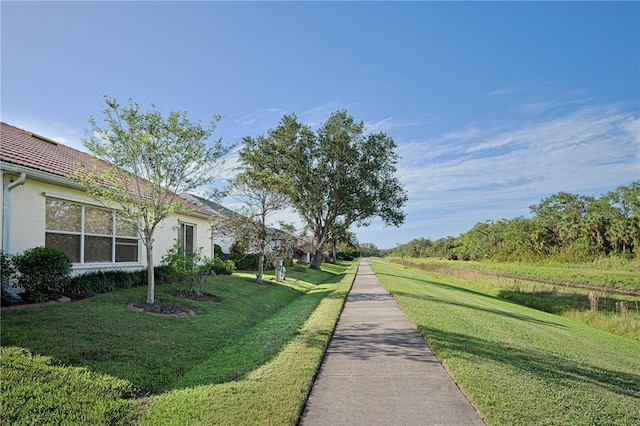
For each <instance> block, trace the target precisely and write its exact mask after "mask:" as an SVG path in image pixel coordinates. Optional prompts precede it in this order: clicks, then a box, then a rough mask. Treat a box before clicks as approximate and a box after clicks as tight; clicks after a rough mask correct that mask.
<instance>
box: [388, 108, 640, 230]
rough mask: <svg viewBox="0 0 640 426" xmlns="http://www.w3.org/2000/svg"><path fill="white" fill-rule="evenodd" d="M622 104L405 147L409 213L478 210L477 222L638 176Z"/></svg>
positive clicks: (636, 147)
mask: <svg viewBox="0 0 640 426" xmlns="http://www.w3.org/2000/svg"><path fill="white" fill-rule="evenodd" d="M622 107H623V106H622V105H605V106H600V107H591V108H582V109H578V110H575V111H573V112H571V113H569V114H567V115H564V116H560V117H557V118H555V119H553V120H548V121H545V122H538V123H531V124H528V125H524V126H523V127H521V128H519V129H515V130H511V131H507V132H502V133H497V134H494V135H484V133H485V132H483V131H482V130H481V129H478V128H473V127H469V128H466V129H462V130H460V131H459V132H458V133H459V134H460V135H461V137H460V138H459V140H457V142H456V143H451V141H453V140H454V139H456V138H453V137H451V136H452V135H455V134H456V132H450V133H448V134H446V135H442V136H440V137H436V138H432V139H429V140H425V141H423V142H415V141H414V142H411V143H407V144H402V145H401V147H400V148H401V153H402V157H403V158H402V160H401V161H400V163H399V176H401V180H402V181H403V182H404V183H405V186H406V188H407V190H408V193H409V203H408V206H407V209H406V211H407V213H408V214H410V215H412V216H415V217H431V213H432V212H434V211H439V214H446V215H449V216H453V215H460V214H462V215H464V216H477V215H478V212H479V213H480V214H482V216H481V217H478V218H477V219H478V220H475V218H474V222H473V223H475V222H477V221H483V220H486V219H500V218H503V217H507V218H511V217H515V216H517V215H520V214H527V213H528V206H529V205H531V204H533V203H536V202H538V201H539V200H540V199H541V198H544V197H546V196H548V195H551V194H553V193H557V192H559V191H567V192H579V193H593V192H592V191H599V190H602V189H603V188H608V189H614V188H615V187H617V186H619V185H622V184H625V183H628V182H629V181H630V180H633V179H638V178H639V177H640V169H639V164H640V138H639V134H640V130H639V129H638V123H639V119H638V117H637V113H636V112H635V111H634V112H629V111H625V110H624V109H623V108H622ZM474 135H477V138H474V137H473V136H474ZM463 142H465V143H463ZM594 195H597V194H594ZM518 211H520V213H517V212H518ZM507 213H509V214H507ZM459 219H461V218H457V219H456V220H451V221H450V222H451V223H452V224H453V223H456V222H459ZM439 220H442V219H439ZM417 223H419V221H418V222H417ZM463 231H466V229H463V230H460V231H459V232H463Z"/></svg>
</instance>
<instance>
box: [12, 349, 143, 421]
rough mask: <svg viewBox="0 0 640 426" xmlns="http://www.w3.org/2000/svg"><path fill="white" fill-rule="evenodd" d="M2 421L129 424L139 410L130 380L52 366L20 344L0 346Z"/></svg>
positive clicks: (74, 368) (49, 362) (50, 360)
mask: <svg viewBox="0 0 640 426" xmlns="http://www.w3.org/2000/svg"><path fill="white" fill-rule="evenodd" d="M0 352H1V355H2V356H0V365H1V367H2V368H0V401H1V402H0V418H2V423H3V424H11V425H35V424H50V425H53V424H86V425H89V424H96V425H97V424H104V425H106V424H109V425H120V424H121V425H124V424H130V422H131V421H132V420H133V414H135V413H136V412H137V408H136V403H135V400H134V399H133V397H134V396H135V388H134V386H133V385H132V383H131V382H128V381H126V380H122V379H118V378H116V377H112V376H107V375H103V374H98V373H94V372H92V371H90V370H89V369H87V368H78V367H63V366H58V365H55V364H54V362H53V360H52V359H51V358H50V357H44V356H40V355H35V354H32V353H31V352H30V351H29V350H27V349H23V348H18V347H2V348H0Z"/></svg>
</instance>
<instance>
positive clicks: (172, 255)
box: [162, 239, 213, 294]
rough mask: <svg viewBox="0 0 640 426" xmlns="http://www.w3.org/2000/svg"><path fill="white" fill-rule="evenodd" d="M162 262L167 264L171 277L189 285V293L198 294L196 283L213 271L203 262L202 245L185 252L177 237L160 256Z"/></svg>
mask: <svg viewBox="0 0 640 426" xmlns="http://www.w3.org/2000/svg"><path fill="white" fill-rule="evenodd" d="M162 263H163V264H164V265H166V266H167V268H168V269H169V271H170V274H171V276H172V277H173V278H175V279H177V280H179V281H183V282H186V283H187V284H188V285H189V289H188V292H189V293H190V294H192V293H198V294H199V293H200V290H198V285H199V284H200V283H201V282H203V280H204V278H205V277H206V276H207V275H209V274H210V273H212V272H213V269H212V268H209V267H208V265H207V264H206V263H205V262H204V259H203V257H202V247H198V248H197V249H195V250H194V252H193V253H188V254H185V253H184V252H183V247H182V244H181V242H180V240H178V239H176V240H175V241H174V243H173V245H172V246H171V248H170V249H169V250H167V252H166V253H165V254H164V255H163V256H162Z"/></svg>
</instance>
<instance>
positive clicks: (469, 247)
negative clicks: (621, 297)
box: [390, 180, 640, 262]
mask: <svg viewBox="0 0 640 426" xmlns="http://www.w3.org/2000/svg"><path fill="white" fill-rule="evenodd" d="M530 210H531V213H532V215H533V216H532V217H531V218H530V219H525V218H524V217H523V216H519V217H516V218H515V219H501V220H499V221H493V220H488V221H486V222H479V223H477V224H476V225H475V226H474V227H473V228H471V229H470V230H469V231H467V232H466V233H464V234H461V235H460V236H459V237H446V238H441V239H439V240H436V241H432V240H430V239H428V238H419V239H414V240H412V241H410V242H408V243H407V244H403V245H399V246H398V247H396V248H395V249H393V250H392V251H391V253H390V254H391V255H392V256H399V257H440V258H446V259H453V260H485V259H487V260H489V259H490V260H497V261H520V260H545V259H553V260H561V261H568V262H585V261H591V260H594V259H596V258H598V257H602V256H620V257H624V258H634V257H635V258H638V259H640V180H638V181H634V182H632V183H631V184H630V185H629V186H620V187H618V188H617V189H616V190H614V191H611V192H609V193H607V194H605V195H603V196H601V197H598V198H596V197H592V196H582V195H575V194H569V193H566V192H559V193H557V194H554V195H552V196H550V197H549V198H545V199H543V200H542V201H540V203H538V204H534V205H532V206H531V207H530Z"/></svg>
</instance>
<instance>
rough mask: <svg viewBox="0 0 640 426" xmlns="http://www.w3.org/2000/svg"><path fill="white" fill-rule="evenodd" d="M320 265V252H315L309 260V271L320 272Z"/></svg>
mask: <svg viewBox="0 0 640 426" xmlns="http://www.w3.org/2000/svg"><path fill="white" fill-rule="evenodd" d="M321 264H322V250H316V252H315V253H313V257H312V258H311V265H310V266H309V269H315V270H316V271H319V270H320V265H321Z"/></svg>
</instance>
